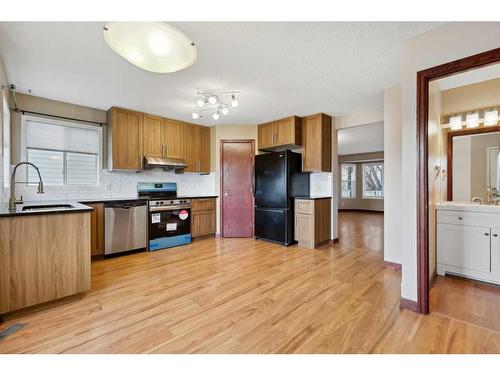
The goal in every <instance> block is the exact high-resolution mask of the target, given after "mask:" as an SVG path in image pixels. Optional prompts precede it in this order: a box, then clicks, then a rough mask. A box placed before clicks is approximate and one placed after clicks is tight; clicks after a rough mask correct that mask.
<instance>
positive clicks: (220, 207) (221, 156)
mask: <svg viewBox="0 0 500 375" xmlns="http://www.w3.org/2000/svg"><path fill="white" fill-rule="evenodd" d="M219 143H220V145H219V155H220V165H219V170H220V180H219V194H220V199H219V212H220V236H221V237H224V210H223V209H222V208H223V201H224V196H223V194H222V187H223V186H224V185H223V184H224V168H223V165H224V144H225V143H251V144H252V151H253V166H252V169H254V170H255V139H221V140H220V142H219ZM252 228H255V211H253V213H252Z"/></svg>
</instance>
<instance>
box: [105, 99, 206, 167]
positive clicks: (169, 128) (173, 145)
mask: <svg viewBox="0 0 500 375" xmlns="http://www.w3.org/2000/svg"><path fill="white" fill-rule="evenodd" d="M108 130H109V131H108V145H109V148H108V158H109V161H108V168H109V169H110V170H113V169H121V170H135V171H138V170H141V169H142V162H143V157H144V156H152V157H162V158H177V159H184V160H186V162H187V164H188V166H187V168H185V172H195V173H209V172H210V128H209V127H206V126H199V125H194V124H189V123H185V122H182V121H177V120H171V119H167V118H162V117H158V116H153V115H149V114H147V113H141V112H135V111H131V110H128V109H123V108H117V107H113V108H111V109H110V110H109V111H108Z"/></svg>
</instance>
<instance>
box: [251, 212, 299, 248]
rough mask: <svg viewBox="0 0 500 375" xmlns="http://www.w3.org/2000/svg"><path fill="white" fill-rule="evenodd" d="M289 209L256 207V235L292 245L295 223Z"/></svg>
mask: <svg viewBox="0 0 500 375" xmlns="http://www.w3.org/2000/svg"><path fill="white" fill-rule="evenodd" d="M291 216H292V213H291V210H289V209H265V208H264V209H262V208H256V209H255V237H257V238H261V239H265V240H269V241H273V242H279V243H281V244H283V245H290V244H292V243H293V242H294V241H293V225H292V222H291Z"/></svg>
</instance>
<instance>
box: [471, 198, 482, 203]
mask: <svg viewBox="0 0 500 375" xmlns="http://www.w3.org/2000/svg"><path fill="white" fill-rule="evenodd" d="M472 202H474V203H476V202H478V203H479V204H483V203H484V199H483V198H481V197H473V198H472Z"/></svg>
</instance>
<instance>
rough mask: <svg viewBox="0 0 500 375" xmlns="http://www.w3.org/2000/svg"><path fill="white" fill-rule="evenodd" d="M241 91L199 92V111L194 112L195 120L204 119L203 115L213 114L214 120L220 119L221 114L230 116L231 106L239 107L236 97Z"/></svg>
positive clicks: (197, 102)
mask: <svg viewBox="0 0 500 375" xmlns="http://www.w3.org/2000/svg"><path fill="white" fill-rule="evenodd" d="M239 93H240V91H235V90H212V91H201V90H198V92H197V95H198V99H197V100H196V105H197V107H198V108H202V109H198V110H196V111H194V112H193V113H192V114H191V116H192V118H193V119H194V120H196V119H199V118H200V117H203V115H202V113H206V112H211V113H212V118H213V119H214V120H216V121H217V120H218V119H220V116H221V114H222V115H224V116H227V115H228V114H229V106H230V105H231V107H233V108H235V107H238V105H239V103H238V99H237V98H236V95H237V94H239Z"/></svg>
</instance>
